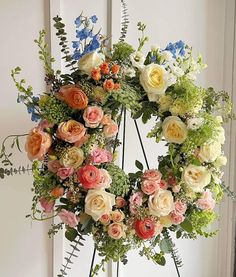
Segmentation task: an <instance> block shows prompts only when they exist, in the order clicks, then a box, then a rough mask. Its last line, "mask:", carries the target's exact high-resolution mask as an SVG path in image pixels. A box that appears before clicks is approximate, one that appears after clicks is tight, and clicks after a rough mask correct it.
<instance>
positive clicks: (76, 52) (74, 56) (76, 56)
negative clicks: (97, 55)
mask: <svg viewBox="0 0 236 277" xmlns="http://www.w3.org/2000/svg"><path fill="white" fill-rule="evenodd" d="M72 57H73V59H74V60H76V61H78V60H79V59H80V58H81V57H82V55H81V52H80V50H77V49H76V50H75V52H74V54H73V56H72Z"/></svg>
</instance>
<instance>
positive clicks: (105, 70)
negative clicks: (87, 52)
mask: <svg viewBox="0 0 236 277" xmlns="http://www.w3.org/2000/svg"><path fill="white" fill-rule="evenodd" d="M99 68H100V70H101V71H102V74H104V75H107V74H109V71H110V69H109V64H108V63H107V62H104V63H102V64H101V65H100V66H99Z"/></svg>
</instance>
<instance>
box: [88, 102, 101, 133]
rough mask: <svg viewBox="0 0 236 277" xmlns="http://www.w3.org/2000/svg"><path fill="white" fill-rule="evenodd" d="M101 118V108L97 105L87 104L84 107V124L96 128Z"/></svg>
mask: <svg viewBox="0 0 236 277" xmlns="http://www.w3.org/2000/svg"><path fill="white" fill-rule="evenodd" d="M102 118H103V110H102V108H101V107H98V106H89V107H87V108H86V109H85V111H84V114H83V119H84V121H85V126H86V127H90V128H97V127H98V126H99V124H100V123H101V121H102Z"/></svg>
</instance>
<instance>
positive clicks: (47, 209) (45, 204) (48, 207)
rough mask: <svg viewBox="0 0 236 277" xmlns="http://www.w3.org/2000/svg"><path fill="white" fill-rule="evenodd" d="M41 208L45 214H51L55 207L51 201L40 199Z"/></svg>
mask: <svg viewBox="0 0 236 277" xmlns="http://www.w3.org/2000/svg"><path fill="white" fill-rule="evenodd" d="M39 203H40V205H41V207H42V208H43V209H44V212H45V213H51V212H52V211H53V207H54V205H55V201H53V200H49V201H48V200H46V199H45V198H41V199H40V200H39Z"/></svg>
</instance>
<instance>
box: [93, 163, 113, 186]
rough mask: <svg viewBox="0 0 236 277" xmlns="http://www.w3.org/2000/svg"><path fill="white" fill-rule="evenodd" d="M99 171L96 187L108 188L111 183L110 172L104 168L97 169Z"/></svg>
mask: <svg viewBox="0 0 236 277" xmlns="http://www.w3.org/2000/svg"><path fill="white" fill-rule="evenodd" d="M99 171H100V181H99V183H98V184H97V186H96V188H104V189H105V188H109V187H110V185H111V183H112V179H111V176H110V174H109V173H108V171H107V170H106V169H103V168H101V169H99Z"/></svg>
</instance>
